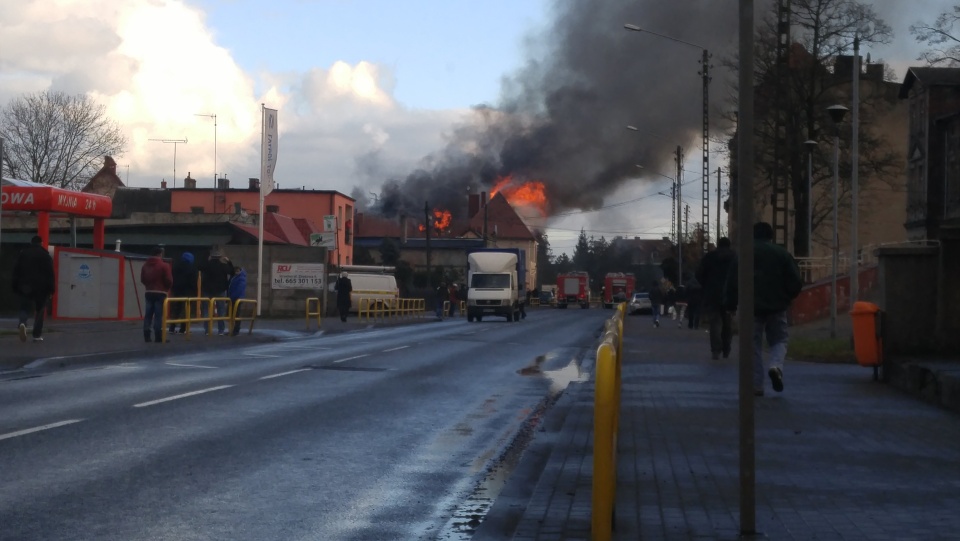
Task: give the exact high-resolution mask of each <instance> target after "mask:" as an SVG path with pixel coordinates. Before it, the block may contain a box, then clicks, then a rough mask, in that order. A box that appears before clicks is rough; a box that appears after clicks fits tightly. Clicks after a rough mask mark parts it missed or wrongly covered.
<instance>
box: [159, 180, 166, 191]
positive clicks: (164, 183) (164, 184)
mask: <svg viewBox="0 0 960 541" xmlns="http://www.w3.org/2000/svg"><path fill="white" fill-rule="evenodd" d="M160 189H161V190H166V189H167V181H166V180H161V181H160Z"/></svg>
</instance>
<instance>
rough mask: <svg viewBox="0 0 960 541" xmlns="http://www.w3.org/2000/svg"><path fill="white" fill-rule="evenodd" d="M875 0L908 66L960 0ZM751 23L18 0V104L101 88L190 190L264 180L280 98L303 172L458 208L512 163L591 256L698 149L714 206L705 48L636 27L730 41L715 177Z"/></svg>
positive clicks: (512, 8)
mask: <svg viewBox="0 0 960 541" xmlns="http://www.w3.org/2000/svg"><path fill="white" fill-rule="evenodd" d="M763 3H764V2H762V1H758V2H757V4H758V9H759V6H760V5H762V4H763ZM872 3H873V4H874V6H875V8H876V9H877V10H878V11H879V12H880V14H881V16H882V17H883V18H884V19H885V20H886V22H887V23H888V24H890V25H891V26H892V27H893V30H894V32H895V36H894V42H893V43H891V44H890V45H887V46H884V47H883V48H877V49H875V50H865V51H864V53H867V52H870V53H871V56H872V57H873V59H874V60H876V59H879V58H882V59H884V60H886V61H888V62H889V63H890V64H891V65H892V67H893V68H894V69H895V71H896V72H897V75H898V76H899V77H902V75H903V73H904V69H905V67H906V66H908V65H917V64H918V62H916V61H915V58H916V56H917V54H918V52H919V50H920V46H918V45H917V44H916V43H915V42H914V40H913V38H912V36H910V34H909V32H908V30H907V27H908V26H909V25H910V24H911V23H914V22H917V21H918V20H921V19H922V20H926V21H932V20H933V19H934V18H935V17H936V15H937V14H938V13H940V12H941V11H944V10H945V9H948V8H949V7H950V6H951V5H952V4H953V2H949V1H947V0H915V1H910V2H905V1H900V0H876V1H874V2H872ZM736 22H737V1H736V0H685V1H683V0H678V1H674V2H663V1H661V0H634V1H626V0H606V1H604V2H585V1H584V2H581V1H573V0H556V1H549V0H524V1H522V2H517V1H511V0H487V1H485V2H482V3H472V2H448V1H442V0H417V1H410V2H395V1H392V0H377V1H374V0H366V1H359V0H358V1H350V2H348V1H335V0H316V1H304V0H274V1H273V2H269V3H268V2H260V1H257V0H75V1H63V0H22V1H19V2H3V3H2V4H0V105H3V104H5V103H6V102H7V100H9V99H10V98H11V97H12V96H17V95H20V94H22V93H25V92H36V91H40V90H46V89H53V90H62V91H66V92H68V93H88V94H89V95H91V96H92V97H94V98H95V99H96V100H98V101H99V102H101V103H103V104H104V105H105V106H106V107H107V111H108V113H109V114H110V116H111V117H112V118H113V119H114V120H115V121H116V122H117V123H118V124H119V125H120V127H121V129H122V130H123V131H124V133H125V134H126V136H127V139H128V148H127V151H126V152H125V153H124V155H122V156H118V157H117V162H118V163H119V164H120V166H119V173H120V176H121V178H122V179H124V180H125V181H127V183H128V184H129V185H131V186H149V187H158V186H159V184H160V181H161V180H162V179H166V180H168V181H170V180H173V170H174V165H175V167H176V184H177V185H178V186H179V185H181V184H182V178H183V177H184V176H186V174H187V172H190V174H191V175H192V176H193V177H194V178H197V179H199V184H200V185H201V186H213V182H214V180H213V179H214V153H216V171H217V172H219V173H220V174H221V175H226V176H227V177H228V178H229V179H230V180H231V182H232V183H233V184H234V185H237V184H239V185H245V184H246V179H247V178H248V177H256V176H258V175H259V133H260V126H259V123H260V116H259V107H260V104H261V103H262V104H265V105H266V106H268V107H273V108H277V109H279V126H280V141H279V153H278V165H277V171H276V178H277V181H278V182H279V184H280V187H282V188H295V187H301V186H303V187H307V188H316V189H332V190H338V191H341V192H343V193H346V194H352V195H355V196H357V197H358V198H360V199H366V200H367V201H361V203H364V204H369V205H371V206H376V207H378V208H383V209H384V210H385V211H388V212H401V211H403V209H404V208H412V209H422V207H423V201H424V200H429V201H430V203H431V205H435V206H441V207H445V208H450V209H451V210H453V211H454V213H457V212H458V211H459V212H463V210H464V209H465V202H466V193H467V191H468V190H474V191H483V190H487V189H488V188H489V186H490V184H491V183H492V182H493V180H494V179H495V178H497V177H498V176H499V175H502V174H505V173H512V174H514V175H515V176H516V177H518V178H521V179H524V178H526V179H537V180H542V181H544V183H545V184H546V186H547V192H548V196H549V198H550V201H551V203H552V212H553V213H554V214H555V215H556V216H555V217H554V218H552V219H550V220H548V221H542V220H540V221H537V222H536V223H537V224H538V225H543V226H546V227H547V231H548V233H549V234H550V238H551V241H552V245H553V248H554V251H555V252H562V251H567V252H570V251H571V248H572V246H573V244H574V241H575V237H576V235H577V233H578V232H579V230H580V228H581V227H583V228H585V229H586V230H587V233H588V235H593V236H596V237H600V236H605V237H606V238H608V239H610V238H612V237H613V236H615V235H623V236H628V237H632V236H642V237H651V236H660V235H664V234H668V233H669V228H670V199H669V197H667V196H660V195H657V194H658V192H665V193H667V194H669V184H670V181H669V180H667V179H666V178H664V177H663V176H661V175H668V176H673V175H674V172H675V166H674V165H673V161H672V152H673V150H674V149H675V148H676V147H677V145H682V146H683V147H684V153H685V156H686V160H685V165H684V167H685V172H684V182H685V185H684V199H685V200H686V202H687V203H689V204H690V205H691V220H690V221H691V223H692V222H694V221H699V214H700V188H701V187H700V177H701V160H700V149H699V144H700V141H699V138H700V136H699V134H700V127H701V125H700V122H701V82H700V81H701V80H700V76H699V75H698V71H699V69H700V65H699V60H700V54H701V53H700V50H698V49H697V48H696V47H691V46H686V45H683V44H679V43H675V42H672V41H670V40H667V39H664V38H662V37H658V36H655V35H651V34H649V33H644V32H640V33H637V32H630V31H627V30H625V29H624V28H623V25H624V24H625V23H633V24H636V25H638V26H640V27H641V28H644V29H649V30H652V31H654V32H656V33H660V34H664V35H669V36H672V37H675V38H677V39H680V40H684V41H688V42H692V43H695V44H697V45H699V46H701V47H706V48H708V49H709V50H710V51H711V52H712V53H713V61H712V64H713V75H714V78H713V82H712V84H711V87H710V92H711V100H710V102H711V104H710V111H711V119H712V120H711V128H712V135H713V137H714V138H715V141H714V142H712V143H711V155H710V159H711V164H710V167H711V169H712V170H713V171H715V170H716V167H717V166H721V167H725V161H726V156H725V155H723V154H722V153H721V150H722V148H721V145H720V144H718V143H717V142H716V140H720V139H722V135H723V130H724V128H725V127H726V126H724V125H723V123H722V122H721V117H722V114H723V113H724V112H725V111H729V110H730V109H731V108H732V105H731V102H730V101H729V93H730V87H729V85H728V81H729V79H730V77H731V76H730V74H728V73H725V72H724V71H723V69H722V67H721V59H722V58H724V57H726V56H729V55H730V52H731V47H733V46H735V44H736V42H737V26H736ZM202 115H216V127H215V126H214V118H213V117H212V116H202ZM628 124H632V125H635V126H637V127H638V128H639V129H640V130H641V131H638V132H633V131H628V130H626V125H628ZM214 138H216V145H214ZM151 139H187V140H188V143H187V144H178V145H176V163H174V159H173V156H174V148H173V145H170V144H165V143H161V142H157V141H151ZM637 164H642V165H643V166H644V169H643V170H640V169H638V168H637V167H636V165H637ZM639 173H644V176H643V177H642V178H641V176H640V175H639ZM714 174H715V173H714ZM725 182H726V181H725V177H724V187H725V186H726V184H725ZM715 189H716V182H715V180H714V181H713V183H712V184H711V190H715ZM458 206H459V207H460V208H458ZM714 212H715V209H711V222H713V221H715V217H713V216H714V215H713V213H714Z"/></svg>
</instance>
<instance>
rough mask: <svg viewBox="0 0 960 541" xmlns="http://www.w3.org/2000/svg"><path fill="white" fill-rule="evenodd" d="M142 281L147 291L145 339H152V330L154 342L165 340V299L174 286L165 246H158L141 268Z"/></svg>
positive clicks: (144, 312)
mask: <svg viewBox="0 0 960 541" xmlns="http://www.w3.org/2000/svg"><path fill="white" fill-rule="evenodd" d="M140 283H141V284H143V288H144V291H145V293H144V294H143V297H144V309H143V339H144V340H146V341H147V342H149V341H150V330H151V329H152V330H153V333H154V339H153V341H154V342H163V332H162V331H163V301H165V300H167V293H168V292H169V291H170V287H171V286H173V273H172V272H171V271H170V265H169V264H168V263H167V262H166V261H164V260H163V248H161V247H159V246H158V247H156V248H154V249H153V251H152V252H151V255H150V257H149V258H147V262H146V263H144V264H143V268H141V269H140Z"/></svg>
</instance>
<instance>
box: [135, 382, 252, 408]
mask: <svg viewBox="0 0 960 541" xmlns="http://www.w3.org/2000/svg"><path fill="white" fill-rule="evenodd" d="M230 387H233V385H220V386H218V387H210V388H209V389H201V390H199V391H193V392H192V393H183V394H178V395H176V396H168V397H166V398H161V399H159V400H151V401H149V402H141V403H139V404H134V405H133V407H135V408H145V407H147V406H153V405H155V404H160V403H163V402H169V401H171V400H178V399H180V398H186V397H188V396H195V395H198V394H203V393H209V392H212V391H219V390H220V389H229V388H230Z"/></svg>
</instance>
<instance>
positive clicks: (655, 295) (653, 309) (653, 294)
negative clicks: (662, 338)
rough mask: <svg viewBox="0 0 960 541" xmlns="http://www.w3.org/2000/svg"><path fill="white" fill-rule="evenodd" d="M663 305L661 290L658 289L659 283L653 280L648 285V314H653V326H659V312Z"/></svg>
mask: <svg viewBox="0 0 960 541" xmlns="http://www.w3.org/2000/svg"><path fill="white" fill-rule="evenodd" d="M662 305H663V290H662V289H660V282H658V281H657V280H654V281H653V283H652V284H650V313H652V314H653V326H654V327H659V326H660V310H661V308H660V307H661V306H662Z"/></svg>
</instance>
